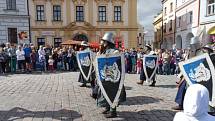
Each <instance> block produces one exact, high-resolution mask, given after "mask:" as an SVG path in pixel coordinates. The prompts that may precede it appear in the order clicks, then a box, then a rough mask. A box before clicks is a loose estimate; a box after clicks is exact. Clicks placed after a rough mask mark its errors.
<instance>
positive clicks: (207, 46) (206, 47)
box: [202, 44, 213, 51]
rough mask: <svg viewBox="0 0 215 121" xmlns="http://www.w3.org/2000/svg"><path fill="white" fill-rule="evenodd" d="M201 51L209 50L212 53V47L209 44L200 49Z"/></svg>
mask: <svg viewBox="0 0 215 121" xmlns="http://www.w3.org/2000/svg"><path fill="white" fill-rule="evenodd" d="M202 48H203V49H208V50H211V51H213V47H212V46H211V45H209V44H207V45H205V46H204V47H202Z"/></svg>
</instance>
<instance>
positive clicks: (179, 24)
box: [178, 16, 181, 27]
mask: <svg viewBox="0 0 215 121" xmlns="http://www.w3.org/2000/svg"><path fill="white" fill-rule="evenodd" d="M178 27H181V16H180V17H178Z"/></svg>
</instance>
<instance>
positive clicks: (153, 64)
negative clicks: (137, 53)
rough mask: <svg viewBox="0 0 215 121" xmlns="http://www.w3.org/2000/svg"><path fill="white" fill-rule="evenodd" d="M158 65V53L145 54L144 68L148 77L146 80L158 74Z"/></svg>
mask: <svg viewBox="0 0 215 121" xmlns="http://www.w3.org/2000/svg"><path fill="white" fill-rule="evenodd" d="M157 67H158V56H157V55H144V57H143V70H144V74H145V77H146V81H151V80H152V78H153V77H154V76H155V74H156V70H157Z"/></svg>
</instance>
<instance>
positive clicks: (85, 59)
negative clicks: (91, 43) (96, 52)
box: [76, 50, 93, 81]
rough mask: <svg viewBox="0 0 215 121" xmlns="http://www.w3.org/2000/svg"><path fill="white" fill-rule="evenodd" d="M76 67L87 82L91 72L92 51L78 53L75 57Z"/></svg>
mask: <svg viewBox="0 0 215 121" xmlns="http://www.w3.org/2000/svg"><path fill="white" fill-rule="evenodd" d="M76 58H77V62H78V66H79V69H80V72H81V74H82V75H83V77H84V79H85V80H87V81H88V80H89V78H90V75H91V72H92V66H93V63H92V51H90V50H85V51H79V52H77V55H76Z"/></svg>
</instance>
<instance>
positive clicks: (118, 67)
mask: <svg viewBox="0 0 215 121" xmlns="http://www.w3.org/2000/svg"><path fill="white" fill-rule="evenodd" d="M95 69H96V77H97V83H98V85H99V87H100V89H101V92H102V94H103V96H104V98H105V99H106V101H107V102H108V104H109V105H110V106H111V107H113V108H114V107H116V106H117V105H118V102H119V98H120V95H121V92H122V88H123V84H124V78H125V59H124V54H114V55H111V54H107V55H100V56H97V57H96V59H95Z"/></svg>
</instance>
